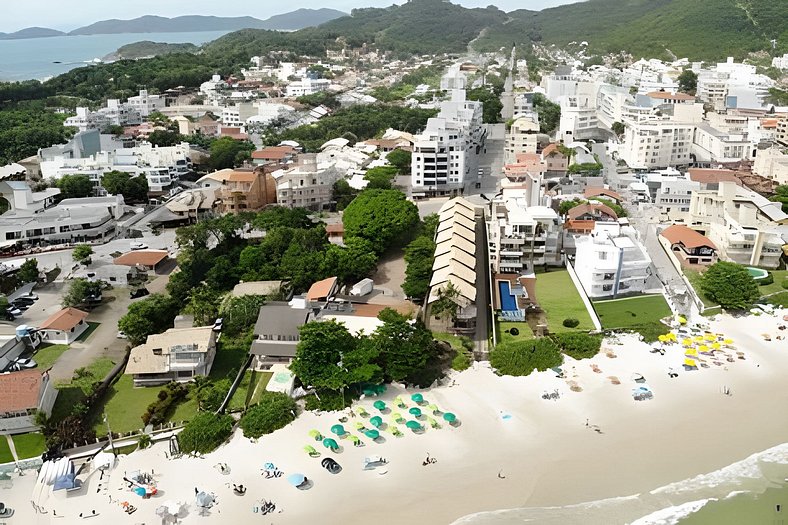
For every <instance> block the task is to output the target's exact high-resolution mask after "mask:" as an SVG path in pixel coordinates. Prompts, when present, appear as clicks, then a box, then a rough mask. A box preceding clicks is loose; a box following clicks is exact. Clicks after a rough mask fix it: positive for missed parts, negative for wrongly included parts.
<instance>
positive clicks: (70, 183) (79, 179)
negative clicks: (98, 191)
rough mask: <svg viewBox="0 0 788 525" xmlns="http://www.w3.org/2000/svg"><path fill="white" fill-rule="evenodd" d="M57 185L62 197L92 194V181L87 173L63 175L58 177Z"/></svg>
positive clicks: (71, 197)
mask: <svg viewBox="0 0 788 525" xmlns="http://www.w3.org/2000/svg"><path fill="white" fill-rule="evenodd" d="M57 187H58V188H60V196H61V197H62V198H64V199H78V198H81V197H92V196H93V183H92V182H90V178H89V177H88V176H87V175H63V176H62V177H61V178H59V179H58V181H57Z"/></svg>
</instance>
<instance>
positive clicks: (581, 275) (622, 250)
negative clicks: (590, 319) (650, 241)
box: [575, 221, 651, 298]
mask: <svg viewBox="0 0 788 525" xmlns="http://www.w3.org/2000/svg"><path fill="white" fill-rule="evenodd" d="M575 246H576V253H577V255H576V257H575V272H576V273H577V277H578V279H579V280H580V282H581V283H582V285H583V289H584V290H585V292H586V294H587V295H588V296H589V297H591V298H601V297H611V296H612V297H616V296H618V295H620V294H631V293H639V292H643V291H644V290H645V288H646V281H647V280H648V277H649V275H650V274H651V273H650V266H651V258H650V257H649V256H648V254H647V253H646V249H645V247H643V245H642V244H640V241H639V240H638V238H637V232H636V231H635V230H634V229H633V228H632V227H631V226H629V225H627V224H626V222H625V221H619V222H597V223H596V224H595V225H594V229H593V230H592V231H591V235H588V236H584V237H579V238H578V239H577V240H576V241H575Z"/></svg>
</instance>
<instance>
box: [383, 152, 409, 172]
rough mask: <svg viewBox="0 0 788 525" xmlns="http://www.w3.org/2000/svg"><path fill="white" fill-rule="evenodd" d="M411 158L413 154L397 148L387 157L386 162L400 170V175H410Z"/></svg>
mask: <svg viewBox="0 0 788 525" xmlns="http://www.w3.org/2000/svg"><path fill="white" fill-rule="evenodd" d="M411 158H412V154H411V152H410V151H405V150H404V149H401V148H397V149H395V150H394V151H391V152H389V154H388V155H386V160H387V161H389V162H390V163H391V165H392V166H394V167H396V168H397V169H398V170H399V173H400V175H409V174H410V163H411Z"/></svg>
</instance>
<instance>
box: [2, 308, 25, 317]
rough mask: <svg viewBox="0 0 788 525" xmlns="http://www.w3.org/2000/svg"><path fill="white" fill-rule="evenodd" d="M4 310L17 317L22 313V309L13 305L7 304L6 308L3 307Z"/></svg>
mask: <svg viewBox="0 0 788 525" xmlns="http://www.w3.org/2000/svg"><path fill="white" fill-rule="evenodd" d="M5 311H6V313H8V314H11V315H13V316H14V317H19V316H20V315H22V310H20V309H19V308H16V307H14V306H9V307H8V308H6V309H5Z"/></svg>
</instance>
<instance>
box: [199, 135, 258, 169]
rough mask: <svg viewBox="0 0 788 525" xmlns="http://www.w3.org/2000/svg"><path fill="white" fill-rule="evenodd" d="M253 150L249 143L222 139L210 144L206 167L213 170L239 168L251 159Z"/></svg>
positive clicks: (252, 145) (228, 138)
mask: <svg viewBox="0 0 788 525" xmlns="http://www.w3.org/2000/svg"><path fill="white" fill-rule="evenodd" d="M254 150H255V146H254V144H252V143H251V142H247V141H241V140H235V139H233V138H230V137H222V138H220V139H217V140H215V141H213V142H212V143H211V146H210V152H211V156H210V158H209V160H208V165H209V166H210V167H211V169H214V170H221V169H225V168H233V167H235V166H240V165H241V164H243V162H244V161H245V160H248V159H249V158H251V155H252V152H253V151H254Z"/></svg>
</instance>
